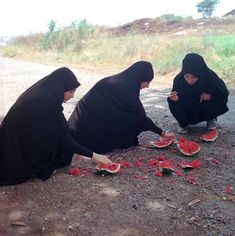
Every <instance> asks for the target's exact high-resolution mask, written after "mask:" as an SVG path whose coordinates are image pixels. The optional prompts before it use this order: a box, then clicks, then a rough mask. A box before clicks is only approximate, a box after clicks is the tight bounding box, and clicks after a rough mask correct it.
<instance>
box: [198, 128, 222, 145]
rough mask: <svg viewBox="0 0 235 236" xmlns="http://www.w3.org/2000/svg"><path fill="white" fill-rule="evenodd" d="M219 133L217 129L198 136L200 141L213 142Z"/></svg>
mask: <svg viewBox="0 0 235 236" xmlns="http://www.w3.org/2000/svg"><path fill="white" fill-rule="evenodd" d="M218 135H219V131H218V130H217V129H214V130H211V131H209V132H207V133H205V134H202V135H201V136H200V139H201V140H203V141H206V142H213V141H215V140H216V139H217V138H218Z"/></svg>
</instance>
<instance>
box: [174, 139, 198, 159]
mask: <svg viewBox="0 0 235 236" xmlns="http://www.w3.org/2000/svg"><path fill="white" fill-rule="evenodd" d="M177 147H178V148H179V150H180V151H181V152H182V153H183V154H184V155H186V156H192V155H194V154H196V153H198V152H199V151H200V145H199V144H198V143H196V142H193V141H190V140H187V139H186V138H184V137H181V138H180V139H179V141H178V142H177Z"/></svg>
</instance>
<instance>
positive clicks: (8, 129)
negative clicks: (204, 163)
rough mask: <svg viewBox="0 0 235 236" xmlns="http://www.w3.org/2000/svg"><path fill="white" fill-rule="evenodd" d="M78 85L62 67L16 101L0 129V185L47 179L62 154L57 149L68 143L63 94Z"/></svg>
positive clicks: (59, 149) (74, 78)
mask: <svg viewBox="0 0 235 236" xmlns="http://www.w3.org/2000/svg"><path fill="white" fill-rule="evenodd" d="M79 85H80V84H79V82H78V81H77V78H76V76H75V75H74V73H73V72H72V71H71V70H70V69H68V68H65V67H63V68H60V69H57V70H55V71H54V72H52V73H51V74H49V75H48V76H46V77H44V78H43V79H41V80H39V81H38V82H37V83H35V84H34V85H33V86H31V87H30V88H29V89H27V90H26V91H25V92H24V93H23V94H22V95H21V96H20V97H19V98H18V99H17V101H16V102H15V104H14V105H13V106H12V107H11V109H10V110H9V112H8V113H7V115H6V116H5V117H4V119H3V122H2V125H1V127H0V185H5V184H17V183H21V182H24V181H25V180H27V179H30V178H31V177H32V176H37V177H39V178H41V179H47V178H49V176H50V175H51V174H52V172H53V171H54V170H55V169H56V167H57V165H58V162H59V158H60V155H61V152H63V151H65V150H62V149H63V148H61V147H62V146H64V147H65V146H66V144H65V143H66V142H70V141H68V139H66V138H65V136H66V135H67V133H68V126H67V123H66V120H65V117H64V115H63V113H62V110H63V107H62V103H63V99H64V92H67V91H70V90H72V89H75V88H77V87H78V86H79ZM66 130H67V131H66ZM65 149H66V148H65ZM70 155H71V156H72V153H70Z"/></svg>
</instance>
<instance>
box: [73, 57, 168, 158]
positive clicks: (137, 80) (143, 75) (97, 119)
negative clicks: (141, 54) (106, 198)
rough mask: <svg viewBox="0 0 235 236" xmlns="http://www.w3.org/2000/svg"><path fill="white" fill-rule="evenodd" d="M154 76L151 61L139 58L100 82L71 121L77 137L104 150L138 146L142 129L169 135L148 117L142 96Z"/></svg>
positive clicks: (88, 94) (96, 148)
mask: <svg viewBox="0 0 235 236" xmlns="http://www.w3.org/2000/svg"><path fill="white" fill-rule="evenodd" d="M153 76H154V74H153V68H152V65H151V63H149V62H147V61H139V62H136V63H135V64H133V65H132V66H130V67H129V68H127V69H126V70H124V71H122V72H121V73H119V74H116V75H113V76H110V77H107V78H104V79H102V80H100V81H99V82H97V83H96V84H95V85H94V87H93V88H91V90H90V91H88V93H87V94H86V95H85V96H84V97H83V98H82V99H81V100H80V101H79V102H78V103H77V105H76V107H75V109H74V111H73V113H72V115H71V117H70V118H69V120H68V123H69V127H70V130H71V132H72V136H73V138H74V140H76V141H78V142H79V143H80V144H82V145H83V146H85V147H87V148H90V149H92V150H94V151H96V152H98V153H105V152H109V151H112V150H114V149H116V148H117V149H124V148H128V147H131V146H133V145H137V144H138V139H137V136H138V135H139V134H140V133H141V131H147V130H150V131H153V132H155V133H157V134H159V135H162V136H163V135H170V134H169V133H168V132H167V133H166V132H163V131H162V129H161V128H159V127H157V126H156V125H155V124H154V123H153V122H152V120H151V119H150V118H148V117H147V116H146V114H145V110H144V108H143V105H142V103H141V101H140V99H139V94H140V89H143V88H146V87H148V86H149V83H150V82H151V80H152V79H153Z"/></svg>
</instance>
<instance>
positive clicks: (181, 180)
mask: <svg viewBox="0 0 235 236" xmlns="http://www.w3.org/2000/svg"><path fill="white" fill-rule="evenodd" d="M53 69H55V67H51V66H45V65H37V64H31V63H25V62H20V61H14V60H9V59H3V58H0V94H1V98H0V99H1V100H0V105H1V106H0V109H1V110H0V119H2V117H3V116H4V115H5V114H6V112H7V110H8V109H9V108H10V106H11V105H12V104H13V102H14V101H15V99H16V98H17V97H18V96H19V95H20V94H21V93H22V92H23V91H24V90H25V89H26V88H27V87H28V86H30V85H31V84H32V83H34V82H36V81H37V80H38V79H40V78H42V77H43V76H45V75H47V74H48V73H50V72H51V71H52V70H53ZM75 73H76V74H77V75H78V78H79V81H81V82H82V84H83V86H81V88H80V89H79V90H78V91H77V94H76V97H75V99H73V101H71V102H69V103H67V104H65V106H64V107H65V115H66V117H68V116H69V114H70V113H71V111H72V109H73V107H74V106H75V103H76V101H77V99H79V97H81V96H82V95H83V94H84V93H85V92H86V91H87V89H89V87H91V86H92V85H93V84H94V83H95V82H96V81H97V80H98V79H100V78H102V77H103V75H94V74H90V73H85V72H82V71H75ZM155 85H156V83H155ZM158 85H159V87H156V86H153V87H152V88H150V89H148V90H145V91H144V92H143V93H142V94H141V99H142V101H143V103H144V106H145V109H146V111H147V114H148V115H149V116H150V117H151V118H153V119H154V120H155V121H158V123H159V126H161V127H163V128H165V129H168V130H171V131H174V132H175V131H176V129H177V124H176V122H175V120H174V119H173V117H172V116H171V114H170V113H169V110H168V107H167V103H166V96H167V94H168V92H169V87H170V86H169V84H167V85H165V87H164V86H162V83H159V84H158ZM231 92H232V91H231ZM234 100H235V99H234V95H231V96H230V98H229V108H230V111H229V112H228V113H226V114H225V115H223V116H222V117H219V119H218V127H219V138H218V139H217V140H216V141H215V142H213V143H203V142H201V141H200V140H199V135H200V133H202V132H204V131H205V128H204V126H205V124H203V123H202V124H200V125H198V126H196V127H192V129H191V130H190V133H189V134H188V135H186V136H185V137H187V138H189V139H191V140H194V141H197V142H198V143H199V144H200V145H201V151H200V153H199V154H198V155H197V156H195V157H190V158H186V157H185V156H183V155H182V154H180V153H179V151H178V150H177V148H176V146H175V144H173V145H172V146H170V147H168V148H166V149H160V150H159V149H151V148H149V147H147V144H148V143H149V141H150V140H156V139H158V137H157V136H156V135H154V134H153V133H151V132H144V133H142V134H141V135H140V137H139V140H140V145H139V146H138V147H134V148H130V149H127V150H121V151H120V150H116V151H114V152H112V153H109V155H110V158H111V159H112V160H114V161H119V162H120V161H125V162H128V163H130V164H131V166H126V167H122V172H121V173H118V174H116V175H110V176H105V177H103V176H100V175H97V174H95V170H94V166H95V164H94V163H91V162H90V161H87V160H82V159H79V158H77V157H75V158H74V159H73V162H72V164H71V166H69V167H67V168H63V169H61V170H58V171H57V172H56V173H55V174H54V175H53V176H52V177H51V178H50V179H49V180H48V181H46V182H42V181H40V180H37V179H34V180H31V181H28V182H26V183H24V184H21V185H18V186H10V187H0V236H12V235H50V236H52V235H53V236H61V235H91V236H93V235H94V236H106V235H107V236H124V235H125V236H127V235H130V236H134V235H135V236H137V235H138V236H142V235H146V236H147V235H149V236H152V235H156V236H157V235H160V236H162V235H235V224H234V222H235V213H234V212H235V204H234V202H235V195H234V193H235V184H234V183H235V158H234V154H235V150H234V145H235V133H234V132H235V128H234V127H235V125H234V124H235V122H234V114H235V105H234V104H235V102H234ZM177 138H179V136H178V135H177ZM159 156H164V157H165V158H166V159H171V160H172V162H173V163H174V165H175V166H176V167H177V171H175V172H174V173H173V174H170V175H164V176H162V177H159V176H156V172H157V170H158V169H157V167H156V166H151V165H149V163H150V160H151V159H152V160H155V159H157V158H159ZM182 160H187V161H192V160H199V161H200V162H201V163H202V166H201V167H200V168H197V169H193V170H188V171H184V170H183V169H182V168H181V167H179V165H178V164H179V163H181V161H182ZM72 167H77V168H79V169H80V170H81V174H80V175H78V176H73V175H69V174H68V171H69V170H70V169H71V168H72ZM229 187H231V188H232V189H230V188H229ZM226 190H227V191H226ZM230 190H231V191H230Z"/></svg>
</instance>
